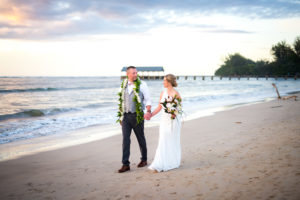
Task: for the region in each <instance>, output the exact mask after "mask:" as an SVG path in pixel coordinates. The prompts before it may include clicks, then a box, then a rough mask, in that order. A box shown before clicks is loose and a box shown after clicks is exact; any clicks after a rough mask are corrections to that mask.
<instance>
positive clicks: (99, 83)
mask: <svg viewBox="0 0 300 200" xmlns="http://www.w3.org/2000/svg"><path fill="white" fill-rule="evenodd" d="M146 82H147V84H148V87H149V90H150V93H151V99H152V108H153V109H154V108H156V106H157V104H158V98H159V95H160V92H161V91H162V89H163V84H162V80H148V81H146ZM120 83H121V80H120V77H0V147H1V145H5V144H10V145H12V144H18V145H19V144H20V143H21V144H24V143H28V142H30V141H31V140H32V139H34V138H47V137H48V136H51V135H52V136H60V137H61V138H64V142H66V141H67V140H66V139H65V138H67V137H69V136H71V135H72V134H73V133H74V132H73V131H74V130H78V129H82V128H87V127H91V126H97V127H98V128H99V130H101V128H102V129H103V131H102V132H100V133H95V134H96V135H97V137H96V138H101V134H102V135H105V133H107V132H113V133H116V132H118V133H120V127H119V125H118V124H116V123H115V122H116V120H117V117H116V114H117V108H118V106H117V104H118V102H117V99H118V96H117V93H118V90H119V86H120ZM271 83H275V84H276V85H277V87H278V89H279V92H280V94H281V95H286V94H290V93H293V92H297V91H300V80H294V79H288V80H284V79H278V80H274V79H270V78H269V79H268V80H265V79H263V78H261V79H259V80H257V79H256V78H250V80H247V79H240V80H238V79H231V80H228V79H227V78H223V79H222V80H219V78H215V79H214V80H210V78H206V79H205V80H204V81H203V80H202V79H200V78H198V79H196V80H194V79H193V78H189V79H188V80H185V79H184V78H183V77H180V78H179V80H178V88H177V90H178V91H179V92H180V94H181V96H182V98H183V109H184V119H185V120H189V119H193V118H197V117H201V116H205V115H211V114H213V113H214V112H216V111H219V110H224V109H227V108H230V107H232V106H237V105H243V104H248V103H255V102H260V101H266V100H269V99H273V98H276V97H277V94H276V92H275V89H274V88H273V87H272V85H271ZM158 119H159V117H154V118H153V120H151V121H147V122H146V126H152V125H157V124H158V123H159V120H158ZM87 137H90V135H88V134H87V135H81V136H80V137H79V138H80V139H79V140H82V141H83V140H84V138H87ZM22 142H23V143H22ZM0 154H1V148H0ZM0 160H1V155H0Z"/></svg>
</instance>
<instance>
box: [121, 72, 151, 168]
mask: <svg viewBox="0 0 300 200" xmlns="http://www.w3.org/2000/svg"><path fill="white" fill-rule="evenodd" d="M126 74H127V77H128V84H127V85H126V87H125V89H124V99H123V101H124V113H123V117H124V118H123V120H122V121H121V126H122V134H123V145H122V149H123V155H122V163H123V166H122V167H121V169H119V173H123V172H126V171H129V170H130V162H129V156H130V135H131V131H132V129H133V131H134V133H135V136H136V138H137V140H138V143H139V146H140V151H141V154H142V157H141V162H140V163H139V164H138V167H144V166H146V165H147V146H146V139H145V135H144V120H142V121H141V122H140V123H137V122H138V121H137V113H136V102H135V101H134V96H135V94H134V91H133V89H134V84H135V81H136V80H137V69H136V68H135V67H134V66H129V67H128V68H127V70H126ZM139 87H140V88H139V94H138V95H139V97H140V101H141V104H142V110H144V108H145V106H146V108H147V112H146V114H144V118H145V119H147V120H150V117H151V101H150V94H149V89H148V86H147V84H146V83H145V82H144V81H141V84H140V86H139Z"/></svg>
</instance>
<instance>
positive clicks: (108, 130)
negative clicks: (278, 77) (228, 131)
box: [0, 93, 300, 162]
mask: <svg viewBox="0 0 300 200" xmlns="http://www.w3.org/2000/svg"><path fill="white" fill-rule="evenodd" d="M293 94H298V93H293ZM299 94H300V93H299ZM273 100H276V98H274V97H268V98H265V99H262V100H257V101H254V102H246V103H238V104H231V105H226V106H218V107H213V108H208V109H205V110H204V111H200V112H199V113H194V114H191V115H190V116H189V117H188V118H187V119H186V118H185V117H183V118H184V119H186V120H184V122H187V121H191V120H197V119H200V118H203V117H208V116H213V115H215V114H217V113H219V112H226V111H229V110H232V109H236V108H239V107H243V106H249V105H253V104H259V103H264V102H269V101H273ZM156 117H160V115H158V116H156ZM112 126H113V127H112ZM158 126H159V121H158V119H156V121H154V122H152V121H150V122H149V121H147V122H146V123H145V128H152V127H158ZM83 132H86V133H87V134H83V135H82V134H81V133H83ZM99 132H101V134H99ZM103 132H104V133H103ZM84 135H88V136H84ZM116 135H121V128H120V127H119V125H118V124H108V125H91V126H88V127H82V128H79V129H76V130H71V131H68V132H64V133H62V134H59V135H47V136H42V137H35V138H29V139H25V140H17V141H14V142H9V143H4V144H0V162H1V161H7V160H12V159H18V158H21V157H23V156H28V155H34V154H37V153H41V152H47V151H53V150H59V149H61V148H68V147H72V146H76V145H81V144H87V143H90V142H95V141H98V140H103V139H106V138H108V137H113V136H116ZM57 143H59V144H57Z"/></svg>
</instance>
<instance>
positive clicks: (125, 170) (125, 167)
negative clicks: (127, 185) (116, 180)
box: [119, 165, 130, 173]
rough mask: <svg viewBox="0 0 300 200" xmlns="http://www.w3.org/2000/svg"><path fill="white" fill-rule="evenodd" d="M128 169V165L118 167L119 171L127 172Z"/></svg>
mask: <svg viewBox="0 0 300 200" xmlns="http://www.w3.org/2000/svg"><path fill="white" fill-rule="evenodd" d="M129 170H130V167H129V166H127V165H123V166H122V167H121V169H119V173H123V172H127V171H129Z"/></svg>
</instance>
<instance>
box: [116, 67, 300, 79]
mask: <svg viewBox="0 0 300 200" xmlns="http://www.w3.org/2000/svg"><path fill="white" fill-rule="evenodd" d="M126 69H127V67H123V68H122V70H121V73H122V75H121V79H122V80H123V79H125V78H126ZM136 69H137V71H138V74H139V77H140V78H141V79H142V80H163V79H164V76H165V74H164V68H163V67H162V66H151V67H143V66H139V67H136ZM176 77H177V80H203V81H205V80H222V79H227V80H229V81H230V80H245V79H246V80H253V79H254V80H255V79H256V80H260V79H261V80H262V79H265V80H268V79H275V80H278V79H281V80H282V79H283V80H288V79H294V80H297V79H298V75H295V76H288V75H287V76H269V75H265V76H250V75H249V76H247V75H246V76H238V75H235V76H214V75H195V76H192V75H179V76H176Z"/></svg>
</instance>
